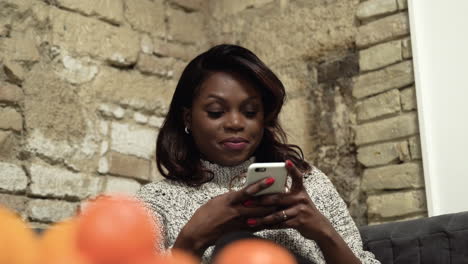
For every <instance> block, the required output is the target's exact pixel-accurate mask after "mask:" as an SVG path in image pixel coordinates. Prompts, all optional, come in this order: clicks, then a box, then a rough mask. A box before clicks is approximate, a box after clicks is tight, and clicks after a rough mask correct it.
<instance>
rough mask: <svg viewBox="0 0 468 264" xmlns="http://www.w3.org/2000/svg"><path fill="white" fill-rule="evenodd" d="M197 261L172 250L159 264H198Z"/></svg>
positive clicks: (180, 251) (181, 252)
mask: <svg viewBox="0 0 468 264" xmlns="http://www.w3.org/2000/svg"><path fill="white" fill-rule="evenodd" d="M198 263H200V262H199V261H197V259H196V258H195V257H194V256H192V255H190V254H189V253H186V252H184V251H182V250H179V249H172V250H171V253H170V254H169V255H167V256H164V257H163V258H162V262H161V264H198Z"/></svg>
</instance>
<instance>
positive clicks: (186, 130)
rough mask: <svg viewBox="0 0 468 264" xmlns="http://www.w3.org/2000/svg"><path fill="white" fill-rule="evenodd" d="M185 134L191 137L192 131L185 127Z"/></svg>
mask: <svg viewBox="0 0 468 264" xmlns="http://www.w3.org/2000/svg"><path fill="white" fill-rule="evenodd" d="M184 130H185V134H187V135H189V134H190V131H189V130H188V127H185V129H184Z"/></svg>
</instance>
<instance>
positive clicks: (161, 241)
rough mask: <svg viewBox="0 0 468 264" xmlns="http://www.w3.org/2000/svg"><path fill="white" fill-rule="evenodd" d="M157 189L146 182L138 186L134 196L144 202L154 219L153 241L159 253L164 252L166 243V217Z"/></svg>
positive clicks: (166, 246)
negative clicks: (138, 188) (154, 235)
mask: <svg viewBox="0 0 468 264" xmlns="http://www.w3.org/2000/svg"><path fill="white" fill-rule="evenodd" d="M158 195H159V193H158V189H157V188H153V186H151V184H147V185H145V186H143V187H141V188H140V190H139V191H138V192H137V194H136V198H137V199H139V200H140V201H142V202H143V203H144V205H145V206H146V209H148V211H149V213H150V215H151V216H152V218H153V221H154V230H155V233H156V238H157V241H155V250H156V251H158V252H161V253H164V252H166V250H167V248H168V245H167V240H166V224H167V221H166V218H165V217H164V209H163V208H162V207H161V206H160V204H159V203H158Z"/></svg>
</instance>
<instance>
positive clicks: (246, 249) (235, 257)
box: [214, 239, 296, 264]
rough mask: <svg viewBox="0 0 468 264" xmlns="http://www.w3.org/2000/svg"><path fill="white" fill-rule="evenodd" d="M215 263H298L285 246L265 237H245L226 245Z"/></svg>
mask: <svg viewBox="0 0 468 264" xmlns="http://www.w3.org/2000/svg"><path fill="white" fill-rule="evenodd" d="M214 263H215V264H239V263H242V264H296V259H295V258H294V256H292V255H291V253H289V252H288V251H287V250H286V249H285V248H283V247H281V246H279V245H277V244H275V243H273V242H270V241H267V240H263V239H245V240H240V241H236V242H233V243H232V244H230V245H228V246H226V247H225V248H224V249H223V250H222V251H221V252H220V253H219V254H218V255H217V256H216V257H215V259H214Z"/></svg>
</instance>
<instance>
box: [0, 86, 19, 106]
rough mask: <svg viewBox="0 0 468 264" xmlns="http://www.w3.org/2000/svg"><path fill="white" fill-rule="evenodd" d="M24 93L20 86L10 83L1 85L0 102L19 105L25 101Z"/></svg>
mask: <svg viewBox="0 0 468 264" xmlns="http://www.w3.org/2000/svg"><path fill="white" fill-rule="evenodd" d="M23 98H24V95H23V91H21V89H20V88H19V87H18V86H15V85H11V84H8V83H0V102H2V103H18V102H19V101H21V100H23Z"/></svg>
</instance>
